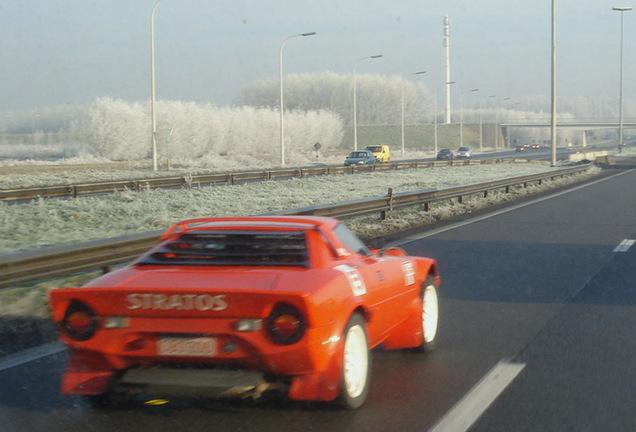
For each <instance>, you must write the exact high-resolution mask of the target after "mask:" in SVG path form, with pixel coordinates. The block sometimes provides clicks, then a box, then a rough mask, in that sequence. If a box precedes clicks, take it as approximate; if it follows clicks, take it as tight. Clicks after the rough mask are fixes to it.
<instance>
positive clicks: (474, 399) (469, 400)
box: [429, 361, 526, 432]
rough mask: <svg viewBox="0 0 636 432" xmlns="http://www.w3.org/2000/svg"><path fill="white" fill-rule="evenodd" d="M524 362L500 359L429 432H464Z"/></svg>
mask: <svg viewBox="0 0 636 432" xmlns="http://www.w3.org/2000/svg"><path fill="white" fill-rule="evenodd" d="M525 366H526V365H525V364H522V363H507V362H505V361H500V362H499V363H497V365H495V367H493V368H492V369H491V370H490V372H488V374H486V375H485V376H484V377H483V378H482V379H481V381H479V382H478V383H477V384H476V385H475V387H473V388H472V390H471V391H469V392H468V393H467V394H466V395H465V396H464V397H463V398H462V399H461V400H460V401H459V402H457V404H455V406H454V407H453V408H452V409H451V410H450V411H449V412H447V413H446V415H445V416H444V417H442V419H441V420H440V421H439V422H437V424H436V425H435V426H434V427H433V429H431V430H430V431H429V432H448V431H453V432H464V431H466V430H468V428H469V427H471V426H472V424H473V423H475V421H476V420H477V419H478V418H479V417H480V416H481V415H482V414H483V413H484V412H485V411H486V409H488V407H489V406H490V404H491V403H493V402H494V400H495V399H497V397H498V396H499V395H500V394H501V392H503V391H504V390H505V388H506V387H508V385H509V384H510V383H511V382H512V381H513V380H514V379H515V378H516V377H517V375H518V374H519V373H520V372H521V371H522V370H523V368H524V367H525Z"/></svg>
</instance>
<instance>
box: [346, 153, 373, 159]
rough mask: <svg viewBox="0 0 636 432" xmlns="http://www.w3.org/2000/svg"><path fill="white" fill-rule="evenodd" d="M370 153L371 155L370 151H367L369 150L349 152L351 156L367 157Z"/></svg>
mask: <svg viewBox="0 0 636 432" xmlns="http://www.w3.org/2000/svg"><path fill="white" fill-rule="evenodd" d="M368 155H369V153H367V152H352V153H350V154H349V157H350V158H363V157H366V156H368Z"/></svg>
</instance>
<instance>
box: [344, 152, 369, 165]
mask: <svg viewBox="0 0 636 432" xmlns="http://www.w3.org/2000/svg"><path fill="white" fill-rule="evenodd" d="M375 162H376V158H375V156H374V155H373V152H371V150H356V151H352V152H351V153H349V155H348V156H347V157H346V158H345V161H344V165H345V166H349V165H372V164H374V163H375Z"/></svg>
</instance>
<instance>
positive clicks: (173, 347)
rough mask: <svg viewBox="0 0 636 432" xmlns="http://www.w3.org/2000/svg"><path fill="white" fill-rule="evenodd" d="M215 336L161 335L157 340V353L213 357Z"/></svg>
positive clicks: (214, 353)
mask: <svg viewBox="0 0 636 432" xmlns="http://www.w3.org/2000/svg"><path fill="white" fill-rule="evenodd" d="M217 352H218V351H217V342H216V338H212V337H199V338H188V337H163V338H159V340H158V341H157V354H158V355H162V356H194V357H214V356H216V355H217Z"/></svg>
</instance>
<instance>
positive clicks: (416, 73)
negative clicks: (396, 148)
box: [402, 71, 426, 157]
mask: <svg viewBox="0 0 636 432" xmlns="http://www.w3.org/2000/svg"><path fill="white" fill-rule="evenodd" d="M425 73H426V71H419V72H413V73H410V74H409V76H411V75H421V74H425ZM402 157H404V83H402Z"/></svg>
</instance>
